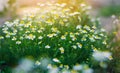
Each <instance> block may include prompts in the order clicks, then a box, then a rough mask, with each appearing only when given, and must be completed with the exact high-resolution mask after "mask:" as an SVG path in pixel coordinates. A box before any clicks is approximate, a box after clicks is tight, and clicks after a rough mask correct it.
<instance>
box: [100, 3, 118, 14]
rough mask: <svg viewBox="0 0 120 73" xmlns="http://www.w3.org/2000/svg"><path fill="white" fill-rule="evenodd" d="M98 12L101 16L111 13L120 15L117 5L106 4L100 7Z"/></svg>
mask: <svg viewBox="0 0 120 73" xmlns="http://www.w3.org/2000/svg"><path fill="white" fill-rule="evenodd" d="M100 14H101V15H102V16H112V15H118V16H119V15H120V6H119V5H111V6H106V7H103V8H101V9H100Z"/></svg>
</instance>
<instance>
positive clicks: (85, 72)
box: [82, 68, 93, 73]
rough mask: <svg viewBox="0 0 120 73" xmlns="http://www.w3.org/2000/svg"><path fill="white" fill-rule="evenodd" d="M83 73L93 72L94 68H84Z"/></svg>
mask: <svg viewBox="0 0 120 73" xmlns="http://www.w3.org/2000/svg"><path fill="white" fill-rule="evenodd" d="M82 73H93V69H90V68H88V69H84V70H83V71H82Z"/></svg>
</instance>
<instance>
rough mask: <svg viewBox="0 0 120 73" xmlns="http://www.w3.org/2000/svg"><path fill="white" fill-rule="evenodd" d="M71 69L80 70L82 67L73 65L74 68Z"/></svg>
mask: <svg viewBox="0 0 120 73" xmlns="http://www.w3.org/2000/svg"><path fill="white" fill-rule="evenodd" d="M73 69H74V70H82V69H83V67H82V65H75V66H73Z"/></svg>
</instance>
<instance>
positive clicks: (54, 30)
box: [51, 28, 59, 33]
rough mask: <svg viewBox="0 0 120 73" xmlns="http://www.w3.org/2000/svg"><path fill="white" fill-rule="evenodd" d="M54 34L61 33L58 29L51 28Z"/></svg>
mask: <svg viewBox="0 0 120 73" xmlns="http://www.w3.org/2000/svg"><path fill="white" fill-rule="evenodd" d="M51 30H52V32H57V33H59V31H58V29H57V28H51Z"/></svg>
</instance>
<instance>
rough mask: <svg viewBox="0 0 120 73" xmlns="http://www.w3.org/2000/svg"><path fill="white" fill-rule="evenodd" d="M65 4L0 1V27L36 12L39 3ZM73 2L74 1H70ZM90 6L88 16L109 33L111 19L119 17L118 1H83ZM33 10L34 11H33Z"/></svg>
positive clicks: (14, 0) (28, 0)
mask: <svg viewBox="0 0 120 73" xmlns="http://www.w3.org/2000/svg"><path fill="white" fill-rule="evenodd" d="M48 1H50V2H56V1H61V2H67V0H24V1H23V0H0V25H2V24H3V23H4V22H5V21H6V20H11V19H13V18H15V17H21V16H23V15H25V14H28V13H29V12H35V11H37V8H36V5H37V4H38V3H39V2H41V3H44V2H48ZM71 1H74V0H71ZM84 1H86V3H87V4H89V5H91V6H92V10H91V11H90V15H91V16H94V17H99V18H100V19H99V20H100V22H101V25H102V26H103V28H105V29H106V30H108V31H110V30H111V29H112V27H114V25H112V22H113V19H112V18H111V17H114V16H119V15H120V0H84ZM33 9H34V10H33Z"/></svg>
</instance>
